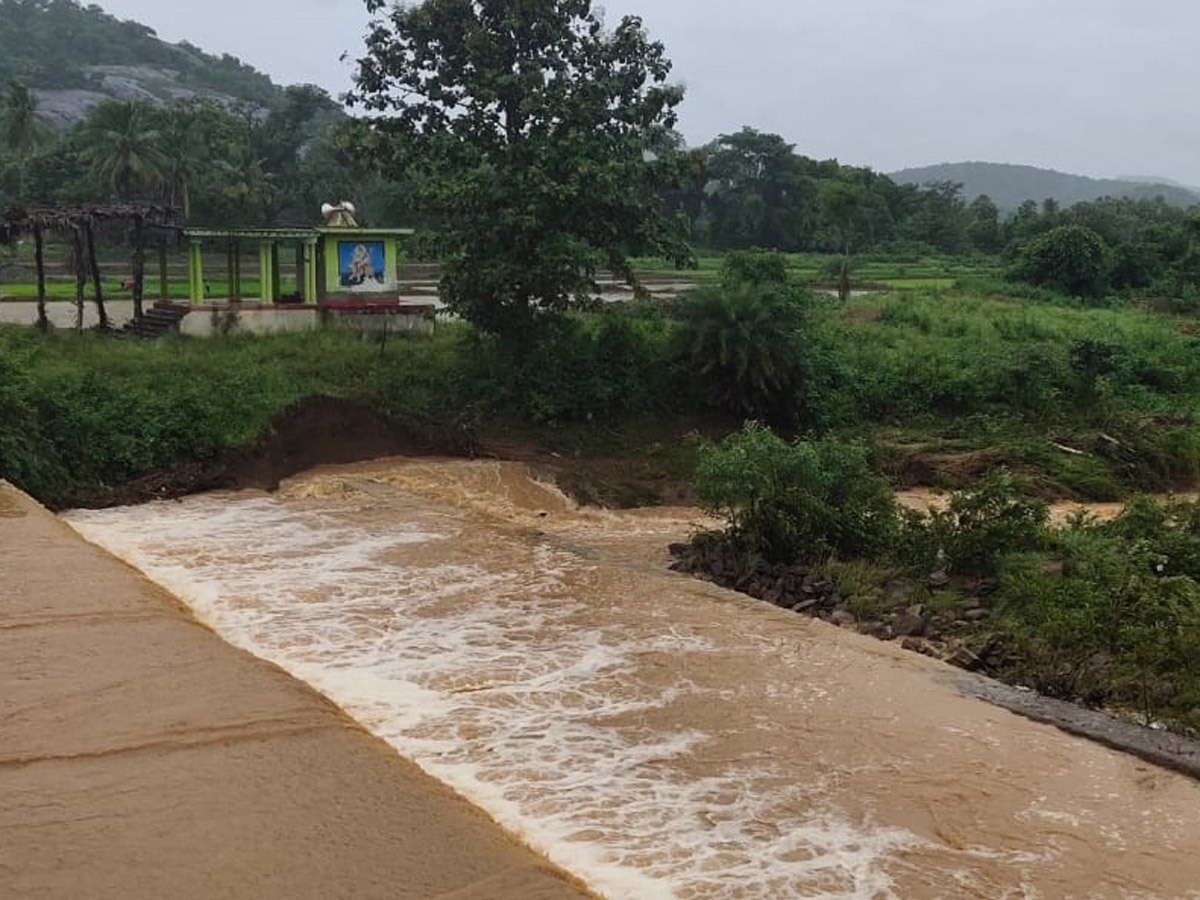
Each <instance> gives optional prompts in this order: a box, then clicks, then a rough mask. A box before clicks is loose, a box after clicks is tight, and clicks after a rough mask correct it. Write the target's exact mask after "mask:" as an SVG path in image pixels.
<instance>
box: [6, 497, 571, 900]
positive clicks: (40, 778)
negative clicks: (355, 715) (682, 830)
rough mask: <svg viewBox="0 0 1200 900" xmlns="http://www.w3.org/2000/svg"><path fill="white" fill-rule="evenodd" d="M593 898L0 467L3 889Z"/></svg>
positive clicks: (63, 894)
mask: <svg viewBox="0 0 1200 900" xmlns="http://www.w3.org/2000/svg"><path fill="white" fill-rule="evenodd" d="M587 896H588V895H587V894H586V893H585V892H584V891H583V889H582V888H580V887H578V886H576V885H575V884H574V883H573V882H570V881H569V879H568V878H567V876H565V875H563V874H562V873H560V872H559V871H558V870H556V869H554V868H553V867H551V866H550V865H549V864H547V863H545V862H544V861H543V860H542V859H541V858H540V857H538V856H536V855H535V854H534V853H533V852H532V851H530V850H528V849H526V848H524V847H522V846H520V845H519V844H517V843H516V842H515V841H514V840H512V839H510V838H509V837H508V836H506V835H505V834H504V833H503V832H502V831H501V830H500V829H499V828H498V827H497V826H496V825H494V824H493V823H492V822H491V821H489V820H488V819H486V818H485V817H484V816H483V815H482V814H481V813H480V812H479V811H478V810H476V809H475V808H474V807H472V806H470V805H469V804H467V803H466V802H465V801H463V800H462V799H461V798H459V797H458V796H456V795H455V794H453V793H451V792H450V791H449V790H448V789H447V788H445V787H444V786H443V785H442V784H440V783H438V782H436V781H434V780H433V779H431V778H429V777H428V776H426V775H424V774H423V773H422V772H420V770H418V769H417V768H416V767H415V766H413V765H411V764H410V763H407V762H405V761H403V760H402V759H400V758H399V757H398V756H396V755H395V753H394V752H393V751H392V750H391V749H390V748H388V747H387V746H386V745H385V744H384V743H383V742H382V741H379V740H376V739H375V738H372V737H371V736H370V735H368V734H367V733H366V732H364V731H362V730H361V729H360V728H358V727H357V726H356V725H354V723H352V722H351V721H350V720H349V719H347V718H346V717H345V716H344V715H343V714H342V713H341V712H340V711H339V710H338V709H337V708H335V707H334V706H333V705H332V704H330V703H329V702H328V701H326V700H325V699H324V698H322V697H320V696H319V695H318V694H316V693H315V692H314V691H312V690H311V689H310V688H308V687H307V686H305V685H303V684H302V683H300V682H298V681H295V680H293V679H292V678H290V677H289V676H288V675H286V674H284V673H283V672H282V671H281V670H279V669H277V668H275V667H274V666H271V665H269V664H268V663H265V662H262V661H260V660H257V659H255V658H254V657H252V656H250V655H249V654H246V653H243V652H240V651H238V650H235V649H234V648H233V647H231V646H229V645H228V644H226V643H224V642H223V641H222V640H220V639H219V638H218V637H217V636H216V635H214V634H213V633H212V632H210V631H209V630H207V629H206V628H204V627H202V626H200V625H198V624H197V623H196V622H195V621H194V620H192V619H191V618H190V617H189V615H188V614H187V613H186V611H184V610H183V609H182V608H181V607H179V606H178V605H177V604H176V602H175V601H174V600H173V599H172V598H171V597H170V596H168V595H167V594H166V593H164V592H163V591H162V590H160V589H159V588H157V587H155V586H154V585H153V584H151V583H150V582H149V581H147V580H146V579H144V578H142V577H140V576H139V575H138V574H137V573H135V572H134V571H133V570H131V569H129V568H128V567H126V566H124V565H122V564H121V563H120V562H118V561H117V560H115V559H113V558H112V557H110V556H108V555H107V554H106V553H104V552H102V551H101V550H99V549H97V548H95V547H92V546H91V545H88V544H86V543H84V541H83V540H81V539H80V538H79V537H78V536H77V535H76V534H75V533H74V532H72V531H71V530H70V529H69V528H68V527H67V526H66V525H64V524H62V523H61V522H59V521H57V520H56V519H55V518H54V517H53V516H51V515H50V514H49V513H47V512H46V511H44V510H43V509H41V508H40V507H39V506H37V505H36V504H35V503H33V502H32V501H30V500H29V499H28V498H26V497H25V496H24V495H23V494H20V493H19V492H17V491H16V490H15V489H13V488H11V487H10V486H8V485H6V484H4V483H3V482H0V897H4V898H6V900H8V898H12V900H20V898H38V900H59V898H61V900H79V898H85V897H86V898H88V900H109V898H111V900H142V898H145V900H161V898H166V897H170V898H173V900H190V898H194V900H215V898H221V897H230V898H232V897H238V898H243V897H244V898H254V900H276V898H278V900H331V898H342V897H344V898H348V897H355V898H379V900H384V898H386V900H404V898H409V900H432V898H446V900H449V898H454V900H496V898H511V900H531V898H536V900H582V898H585V897H587Z"/></svg>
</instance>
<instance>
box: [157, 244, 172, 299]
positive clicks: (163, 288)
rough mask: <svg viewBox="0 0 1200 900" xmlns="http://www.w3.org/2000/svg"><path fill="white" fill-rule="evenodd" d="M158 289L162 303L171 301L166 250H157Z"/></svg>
mask: <svg viewBox="0 0 1200 900" xmlns="http://www.w3.org/2000/svg"><path fill="white" fill-rule="evenodd" d="M158 282H159V284H158V287H159V299H160V300H163V301H164V302H165V301H167V300H170V299H171V278H170V273H169V272H168V271H167V248H166V247H159V248H158Z"/></svg>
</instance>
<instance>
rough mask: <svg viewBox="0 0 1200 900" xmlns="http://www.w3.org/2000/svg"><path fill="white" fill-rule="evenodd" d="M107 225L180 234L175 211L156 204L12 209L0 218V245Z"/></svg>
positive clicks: (180, 230) (170, 207) (107, 204)
mask: <svg viewBox="0 0 1200 900" xmlns="http://www.w3.org/2000/svg"><path fill="white" fill-rule="evenodd" d="M109 222H125V223H129V224H137V223H140V224H141V225H142V226H143V227H146V228H156V229H165V230H168V231H172V232H176V233H180V234H181V233H182V230H183V227H182V221H181V217H180V214H179V210H178V209H177V208H175V207H173V206H164V205H162V204H158V203H91V204H85V205H81V206H31V207H19V206H18V207H14V208H12V209H10V210H8V211H7V212H6V213H4V215H3V217H0V244H11V243H13V242H14V241H17V240H20V239H21V238H23V237H31V236H33V235H34V234H36V233H37V232H39V231H40V232H42V233H43V234H52V233H57V234H71V233H73V232H74V231H75V230H76V229H87V228H89V227H90V228H95V227H96V226H99V225H103V224H106V223H109Z"/></svg>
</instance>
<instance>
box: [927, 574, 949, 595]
mask: <svg viewBox="0 0 1200 900" xmlns="http://www.w3.org/2000/svg"><path fill="white" fill-rule="evenodd" d="M929 586H930V587H931V588H932V589H933V590H935V591H938V590H941V589H942V588H947V587H949V586H950V576H949V575H948V574H946V573H945V572H934V573H933V574H932V575H930V576H929Z"/></svg>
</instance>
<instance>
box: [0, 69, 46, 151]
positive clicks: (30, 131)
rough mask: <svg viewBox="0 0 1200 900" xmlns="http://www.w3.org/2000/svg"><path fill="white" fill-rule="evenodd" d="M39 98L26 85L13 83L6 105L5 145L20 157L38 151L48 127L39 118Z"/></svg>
mask: <svg viewBox="0 0 1200 900" xmlns="http://www.w3.org/2000/svg"><path fill="white" fill-rule="evenodd" d="M37 106H38V103H37V98H36V97H34V96H33V93H32V92H31V91H30V90H29V88H27V87H25V85H23V84H21V82H19V81H13V82H11V83H10V84H9V86H8V97H7V99H6V100H5V103H4V145H5V146H6V147H7V148H8V149H9V150H11V151H12V152H13V153H15V154H17V155H18V156H21V157H24V156H27V155H28V154H29V153H30V152H31V151H33V150H35V149H37V146H38V144H40V143H41V141H42V138H43V137H45V134H46V127H45V126H44V125H43V124H42V122H41V120H40V119H38V117H37Z"/></svg>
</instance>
